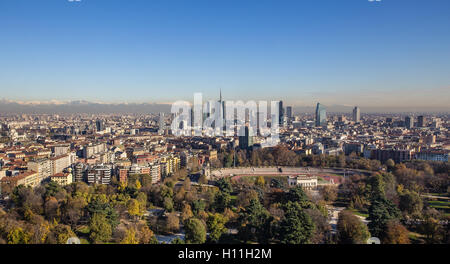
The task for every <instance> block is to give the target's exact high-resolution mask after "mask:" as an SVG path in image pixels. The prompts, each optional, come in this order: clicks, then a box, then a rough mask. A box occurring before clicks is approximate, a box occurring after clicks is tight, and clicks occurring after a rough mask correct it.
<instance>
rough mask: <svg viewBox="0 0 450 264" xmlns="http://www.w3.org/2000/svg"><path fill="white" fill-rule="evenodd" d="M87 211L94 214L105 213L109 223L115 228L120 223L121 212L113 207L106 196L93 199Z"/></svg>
mask: <svg viewBox="0 0 450 264" xmlns="http://www.w3.org/2000/svg"><path fill="white" fill-rule="evenodd" d="M87 211H88V212H89V215H90V216H92V215H94V214H103V215H104V216H105V217H106V219H107V220H108V223H109V224H110V225H111V228H112V229H114V228H116V226H117V225H118V224H119V214H118V213H117V211H116V210H115V209H114V208H113V207H112V205H111V203H109V201H108V200H107V199H106V197H103V198H102V197H101V196H98V197H96V198H94V199H93V200H91V202H90V203H89V204H88V206H87Z"/></svg>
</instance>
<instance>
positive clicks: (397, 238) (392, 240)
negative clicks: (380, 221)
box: [382, 221, 410, 244]
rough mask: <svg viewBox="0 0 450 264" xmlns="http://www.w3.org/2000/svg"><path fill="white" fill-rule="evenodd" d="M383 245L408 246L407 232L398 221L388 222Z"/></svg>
mask: <svg viewBox="0 0 450 264" xmlns="http://www.w3.org/2000/svg"><path fill="white" fill-rule="evenodd" d="M382 242H383V244H409V243H410V241H409V232H408V230H407V229H406V228H405V227H404V226H403V225H402V224H400V223H399V222H398V221H389V222H388V224H387V230H386V235H385V236H384V238H383V241H382Z"/></svg>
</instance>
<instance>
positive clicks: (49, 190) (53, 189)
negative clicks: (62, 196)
mask: <svg viewBox="0 0 450 264" xmlns="http://www.w3.org/2000/svg"><path fill="white" fill-rule="evenodd" d="M60 189H61V187H60V186H59V184H58V183H56V182H54V181H51V182H49V183H48V184H47V185H45V198H48V197H50V196H53V197H54V196H55V195H56V193H58V192H59V191H60Z"/></svg>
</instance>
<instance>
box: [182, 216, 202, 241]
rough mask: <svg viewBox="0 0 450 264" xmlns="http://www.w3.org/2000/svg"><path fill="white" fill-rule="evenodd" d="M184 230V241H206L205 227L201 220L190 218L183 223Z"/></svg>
mask: <svg viewBox="0 0 450 264" xmlns="http://www.w3.org/2000/svg"><path fill="white" fill-rule="evenodd" d="M184 229H185V231H186V243H188V244H202V243H205V241H206V228H205V226H204V225H203V223H202V221H200V220H199V219H197V218H191V219H189V220H187V221H186V224H185V225H184Z"/></svg>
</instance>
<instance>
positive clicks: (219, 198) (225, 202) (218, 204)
mask: <svg viewBox="0 0 450 264" xmlns="http://www.w3.org/2000/svg"><path fill="white" fill-rule="evenodd" d="M230 204H231V195H230V193H228V192H220V191H219V192H217V193H216V195H215V196H214V208H215V209H216V211H218V212H223V211H224V210H225V209H226V208H228V207H229V206H230Z"/></svg>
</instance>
